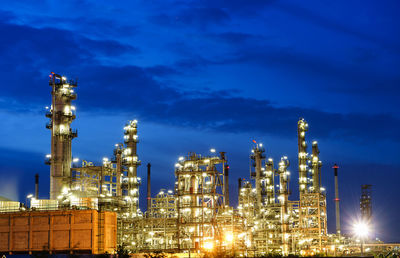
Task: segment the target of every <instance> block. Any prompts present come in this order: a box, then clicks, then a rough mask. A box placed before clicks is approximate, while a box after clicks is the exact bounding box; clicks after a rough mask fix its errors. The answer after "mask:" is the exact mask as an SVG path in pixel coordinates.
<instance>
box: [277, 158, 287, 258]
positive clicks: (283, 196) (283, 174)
mask: <svg viewBox="0 0 400 258" xmlns="http://www.w3.org/2000/svg"><path fill="white" fill-rule="evenodd" d="M288 166H289V160H288V159H287V157H286V156H284V157H282V158H281V161H280V162H279V169H278V173H279V203H280V205H281V226H282V227H281V230H282V243H283V250H282V254H283V255H288V253H289V243H288V239H287V234H288V232H289V214H288V201H289V189H288V185H289V172H288V171H287V168H288Z"/></svg>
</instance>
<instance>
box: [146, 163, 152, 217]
mask: <svg viewBox="0 0 400 258" xmlns="http://www.w3.org/2000/svg"><path fill="white" fill-rule="evenodd" d="M150 168H151V164H150V163H147V211H150V208H151V179H150Z"/></svg>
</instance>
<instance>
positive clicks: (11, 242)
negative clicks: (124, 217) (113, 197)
mask: <svg viewBox="0 0 400 258" xmlns="http://www.w3.org/2000/svg"><path fill="white" fill-rule="evenodd" d="M116 237H117V216H116V213H114V212H101V213H100V212H97V211H96V210H63V211H61V210H59V211H29V212H17V213H7V214H0V252H2V253H6V252H8V253H32V252H40V251H49V252H51V253H70V252H80V253H92V254H97V253H104V252H108V253H112V252H113V251H114V250H115V249H116V246H117V241H116Z"/></svg>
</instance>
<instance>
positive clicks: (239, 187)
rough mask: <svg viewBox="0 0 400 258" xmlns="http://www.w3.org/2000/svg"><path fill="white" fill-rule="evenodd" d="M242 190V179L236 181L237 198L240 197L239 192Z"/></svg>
mask: <svg viewBox="0 0 400 258" xmlns="http://www.w3.org/2000/svg"><path fill="white" fill-rule="evenodd" d="M241 189H242V179H241V178H239V179H238V196H240V190H241Z"/></svg>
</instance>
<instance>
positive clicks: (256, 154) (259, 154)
mask: <svg viewBox="0 0 400 258" xmlns="http://www.w3.org/2000/svg"><path fill="white" fill-rule="evenodd" d="M264 152H265V149H264V148H263V147H262V144H261V143H259V144H257V145H256V147H254V148H253V150H252V155H251V159H252V160H253V166H254V168H255V172H254V173H251V177H252V178H255V184H256V185H255V187H256V201H257V203H256V209H257V210H260V209H261V208H262V205H263V195H264V192H263V191H262V190H263V186H262V179H263V177H264V175H263V174H262V169H263V168H262V164H263V160H264V159H265V155H264Z"/></svg>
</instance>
